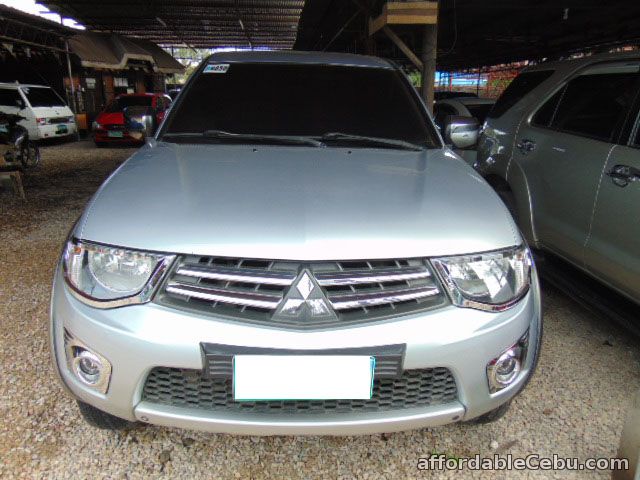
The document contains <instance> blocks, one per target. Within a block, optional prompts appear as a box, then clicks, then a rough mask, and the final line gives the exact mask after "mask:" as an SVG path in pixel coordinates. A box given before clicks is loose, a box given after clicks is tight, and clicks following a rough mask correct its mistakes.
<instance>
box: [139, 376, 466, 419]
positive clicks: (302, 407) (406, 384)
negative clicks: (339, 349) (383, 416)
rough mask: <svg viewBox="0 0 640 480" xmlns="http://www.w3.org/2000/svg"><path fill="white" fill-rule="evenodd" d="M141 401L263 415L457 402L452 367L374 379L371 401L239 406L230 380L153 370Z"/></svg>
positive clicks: (316, 401) (411, 406)
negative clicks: (450, 368)
mask: <svg viewBox="0 0 640 480" xmlns="http://www.w3.org/2000/svg"><path fill="white" fill-rule="evenodd" d="M142 399H143V400H145V401H148V402H152V403H159V404H163V405H170V406H175V407H190V408H199V409H204V410H208V411H216V410H217V411H227V412H229V411H235V412H254V413H260V414H270V413H271V414H323V413H334V412H335V413H351V412H354V411H355V412H357V411H362V412H376V411H388V410H402V409H406V408H414V407H428V406H432V405H445V404H448V403H452V402H455V401H456V400H457V399H458V391H457V388H456V382H455V380H454V378H453V375H452V374H451V372H450V371H449V370H448V369H447V368H442V367H438V368H424V369H419V370H405V371H404V372H402V375H401V376H399V377H398V378H393V379H391V378H375V379H374V381H373V395H372V397H371V399H369V400H277V401H258V402H236V401H234V399H233V387H232V380H231V379H222V378H205V377H204V376H203V375H202V372H201V371H200V370H184V369H179V368H166V367H158V368H154V369H153V370H151V372H150V373H149V376H148V377H147V380H146V382H145V385H144V389H143V392H142Z"/></svg>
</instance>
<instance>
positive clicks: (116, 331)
mask: <svg viewBox="0 0 640 480" xmlns="http://www.w3.org/2000/svg"><path fill="white" fill-rule="evenodd" d="M451 120H452V121H451V124H450V125H448V128H446V129H445V131H446V137H447V139H446V140H447V142H448V143H452V144H456V142H458V145H460V143H462V144H466V143H468V141H469V138H467V137H469V135H471V133H470V130H469V128H467V127H468V125H466V126H465V120H464V119H455V118H453V119H451ZM541 322H542V319H541V308H540V291H539V286H538V279H537V274H536V271H535V268H534V266H533V264H532V260H531V256H530V252H529V250H528V247H527V245H526V243H525V242H524V240H523V239H522V237H521V236H520V233H519V231H518V229H517V227H516V225H515V224H514V221H513V220H512V218H511V216H510V215H509V212H508V210H507V209H506V208H505V207H504V205H503V203H502V202H501V201H500V198H499V197H498V196H497V195H496V193H495V192H494V191H493V190H492V189H491V187H490V186H489V185H488V184H487V183H486V182H485V181H484V180H483V179H482V178H481V177H480V175H478V174H477V173H476V172H475V171H474V170H473V169H472V168H471V167H470V166H468V165H467V164H466V163H465V162H464V161H462V160H461V159H460V158H459V157H457V156H456V155H454V154H453V153H452V152H451V150H449V149H448V148H447V147H445V145H444V142H443V140H442V138H441V137H440V135H439V133H438V131H437V129H436V128H435V127H434V125H433V122H432V121H431V119H430V116H429V114H428V111H427V109H426V107H425V104H424V103H423V102H422V101H421V99H420V98H419V97H418V95H417V94H416V92H415V90H414V88H413V87H412V86H411V84H410V83H409V82H408V80H407V78H406V77H405V76H404V74H403V73H402V72H401V71H400V70H399V69H398V68H397V67H395V66H394V65H392V64H390V63H389V62H387V61H384V60H381V59H377V58H372V57H361V56H354V55H346V54H328V53H327V54H317V53H301V52H244V53H218V54H214V55H213V56H211V57H210V58H209V59H208V60H206V61H205V62H204V63H203V64H202V65H201V66H200V68H199V69H198V71H197V72H196V73H195V74H194V75H193V76H192V77H191V79H190V80H189V82H188V84H187V85H186V86H185V88H184V90H183V91H182V92H181V94H180V96H179V97H178V98H177V100H176V102H175V103H174V104H173V105H172V107H171V110H170V111H169V113H168V114H167V117H166V118H165V120H164V123H163V125H162V126H161V127H160V129H159V131H158V133H157V134H156V137H155V138H153V139H149V141H148V142H147V145H146V146H145V147H143V148H142V149H140V150H139V151H138V152H137V153H136V154H135V155H133V157H131V158H130V159H129V160H128V161H127V162H125V163H124V164H123V165H122V166H121V167H120V168H119V169H118V170H117V171H116V172H115V173H114V174H113V175H112V176H111V177H110V178H109V179H108V180H107V181H106V182H105V183H104V184H103V185H102V186H101V187H100V189H99V190H98V192H97V193H96V194H95V195H94V197H93V199H92V200H91V201H90V202H89V204H88V205H87V207H86V209H85V211H84V213H83V215H82V217H81V218H80V219H79V221H78V223H77V224H76V225H75V226H74V227H73V229H72V230H71V232H70V235H69V239H68V241H67V244H66V246H65V247H64V251H63V254H62V258H61V260H60V264H59V266H58V268H57V270H56V273H55V280H54V287H53V294H52V305H51V347H52V351H53V358H54V362H55V366H56V369H57V370H58V372H59V374H60V377H61V379H62V382H63V383H64V385H65V386H66V388H67V389H68V391H69V392H70V393H71V394H72V395H73V396H74V397H75V398H77V399H78V400H79V406H80V411H81V412H82V413H83V415H84V416H85V418H86V419H87V420H88V421H89V422H90V423H92V424H93V425H96V426H99V427H103V428H119V427H125V426H128V425H130V424H131V423H132V422H145V423H151V424H160V425H172V426H178V427H185V428H195V429H202V430H208V431H214V432H229V433H240V434H252V435H254V434H255V435H258V434H263V435H266V434H360V433H371V432H385V431H395V430H403V429H410V428H420V427H425V426H433V425H441V424H445V423H451V422H460V421H471V420H473V421H477V422H487V421H492V420H495V419H497V418H499V417H500V416H501V415H502V414H504V413H505V411H506V409H507V407H508V405H509V402H510V400H511V399H512V398H513V397H514V396H515V395H517V394H518V393H519V392H520V391H521V390H522V389H523V388H524V386H525V385H526V383H527V381H528V379H529V378H530V377H531V375H532V373H533V371H534V368H535V365H536V361H537V357H538V352H539V348H540V339H541V331H542V323H541Z"/></svg>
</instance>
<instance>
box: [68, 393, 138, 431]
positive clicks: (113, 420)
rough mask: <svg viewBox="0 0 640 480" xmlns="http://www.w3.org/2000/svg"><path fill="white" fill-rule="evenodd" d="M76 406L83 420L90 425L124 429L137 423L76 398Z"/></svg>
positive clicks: (107, 428)
mask: <svg viewBox="0 0 640 480" xmlns="http://www.w3.org/2000/svg"><path fill="white" fill-rule="evenodd" d="M78 408H79V409H80V413H81V414H82V417H83V418H84V419H85V421H86V422H87V423H88V424H89V425H91V426H92V427H96V428H101V429H103V430H124V429H129V428H134V427H135V426H136V425H137V423H136V422H130V421H128V420H125V419H123V418H120V417H116V416H115V415H111V414H110V413H107V412H103V411H102V410H98V409H97V408H96V407H92V406H91V405H89V404H88V403H84V402H81V401H80V400H78Z"/></svg>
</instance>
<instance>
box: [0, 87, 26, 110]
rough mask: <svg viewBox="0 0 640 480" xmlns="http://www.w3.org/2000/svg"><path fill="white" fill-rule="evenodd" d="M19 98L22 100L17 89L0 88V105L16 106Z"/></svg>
mask: <svg viewBox="0 0 640 480" xmlns="http://www.w3.org/2000/svg"><path fill="white" fill-rule="evenodd" d="M20 100H22V98H21V97H20V94H19V93H18V91H17V90H15V89H9V88H0V105H2V106H5V107H17V106H18V102H19V101H20Z"/></svg>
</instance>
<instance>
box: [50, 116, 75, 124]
mask: <svg viewBox="0 0 640 480" xmlns="http://www.w3.org/2000/svg"><path fill="white" fill-rule="evenodd" d="M71 120H73V117H53V118H49V119H48V122H49V123H50V124H53V125H55V124H57V123H69V122H71Z"/></svg>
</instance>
